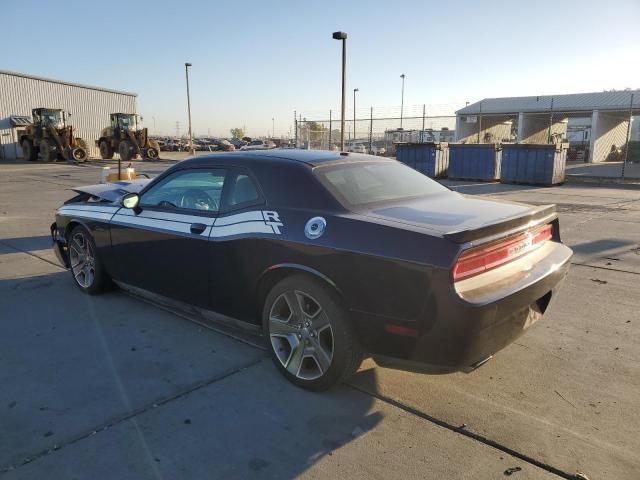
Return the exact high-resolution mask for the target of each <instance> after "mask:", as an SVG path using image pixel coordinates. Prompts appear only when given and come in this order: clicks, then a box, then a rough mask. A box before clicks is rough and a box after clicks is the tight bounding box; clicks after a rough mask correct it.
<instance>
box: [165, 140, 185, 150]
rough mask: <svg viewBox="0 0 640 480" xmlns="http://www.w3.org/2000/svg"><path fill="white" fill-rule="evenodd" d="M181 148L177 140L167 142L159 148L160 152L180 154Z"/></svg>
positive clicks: (180, 143)
mask: <svg viewBox="0 0 640 480" xmlns="http://www.w3.org/2000/svg"><path fill="white" fill-rule="evenodd" d="M182 148H183V145H182V142H180V141H178V140H172V139H169V140H167V141H166V142H165V143H164V145H162V146H160V151H162V152H181V151H182Z"/></svg>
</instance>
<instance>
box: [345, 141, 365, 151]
mask: <svg viewBox="0 0 640 480" xmlns="http://www.w3.org/2000/svg"><path fill="white" fill-rule="evenodd" d="M349 151H350V152H353V153H367V147H365V146H364V145H363V144H361V143H358V144H356V145H351V146H350V147H349Z"/></svg>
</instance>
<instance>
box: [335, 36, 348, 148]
mask: <svg viewBox="0 0 640 480" xmlns="http://www.w3.org/2000/svg"><path fill="white" fill-rule="evenodd" d="M333 39H334V40H342V107H341V108H340V150H341V151H343V152H344V110H345V105H344V104H345V89H346V88H347V34H346V32H333Z"/></svg>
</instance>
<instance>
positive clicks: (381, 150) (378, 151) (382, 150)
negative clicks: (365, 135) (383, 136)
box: [372, 146, 387, 156]
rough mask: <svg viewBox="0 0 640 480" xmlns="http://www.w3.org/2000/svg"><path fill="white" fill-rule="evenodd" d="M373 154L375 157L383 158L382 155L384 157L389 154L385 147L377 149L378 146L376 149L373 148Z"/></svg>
mask: <svg viewBox="0 0 640 480" xmlns="http://www.w3.org/2000/svg"><path fill="white" fill-rule="evenodd" d="M372 153H373V154H374V155H380V156H382V155H384V154H386V153H387V150H386V149H385V148H384V147H376V146H374V147H373V152H372Z"/></svg>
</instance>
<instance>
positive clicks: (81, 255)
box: [68, 225, 109, 295]
mask: <svg viewBox="0 0 640 480" xmlns="http://www.w3.org/2000/svg"><path fill="white" fill-rule="evenodd" d="M68 245H69V263H70V264H71V275H73V280H74V282H75V284H76V285H77V286H78V287H79V288H80V290H82V291H84V292H87V293H89V294H92V295H93V294H95V293H99V292H101V291H103V290H104V289H105V288H106V286H107V285H108V284H109V277H108V276H107V274H106V272H105V271H104V268H103V266H102V262H101V261H100V259H99V258H98V257H97V255H96V246H95V243H94V242H93V238H91V235H90V234H89V232H88V231H87V229H86V228H84V227H83V226H80V225H79V226H77V227H75V228H74V229H73V230H72V231H71V235H70V236H69V240H68Z"/></svg>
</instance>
